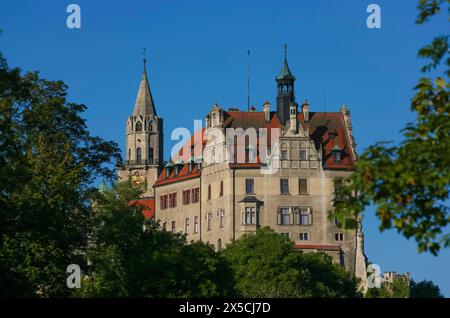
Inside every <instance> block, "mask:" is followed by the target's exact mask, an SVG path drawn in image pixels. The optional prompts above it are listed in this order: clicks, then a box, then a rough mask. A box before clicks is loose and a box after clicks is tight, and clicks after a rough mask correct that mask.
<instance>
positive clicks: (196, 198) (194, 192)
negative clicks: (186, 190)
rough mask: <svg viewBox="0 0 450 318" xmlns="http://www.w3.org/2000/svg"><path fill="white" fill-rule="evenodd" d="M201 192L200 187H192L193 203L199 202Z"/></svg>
mask: <svg viewBox="0 0 450 318" xmlns="http://www.w3.org/2000/svg"><path fill="white" fill-rule="evenodd" d="M199 194H200V189H199V188H194V189H192V203H198V201H199V199H200V196H199Z"/></svg>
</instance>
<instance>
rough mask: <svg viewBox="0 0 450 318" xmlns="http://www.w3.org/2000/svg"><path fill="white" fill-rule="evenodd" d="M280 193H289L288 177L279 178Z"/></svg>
mask: <svg viewBox="0 0 450 318" xmlns="http://www.w3.org/2000/svg"><path fill="white" fill-rule="evenodd" d="M280 191H281V194H289V179H280Z"/></svg>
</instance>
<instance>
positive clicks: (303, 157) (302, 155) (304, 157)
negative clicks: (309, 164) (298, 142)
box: [300, 149, 308, 160]
mask: <svg viewBox="0 0 450 318" xmlns="http://www.w3.org/2000/svg"><path fill="white" fill-rule="evenodd" d="M300 160H308V159H307V156H306V150H305V149H301V150H300Z"/></svg>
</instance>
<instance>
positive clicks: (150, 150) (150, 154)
mask: <svg viewBox="0 0 450 318" xmlns="http://www.w3.org/2000/svg"><path fill="white" fill-rule="evenodd" d="M148 159H149V160H150V161H153V148H150V149H149V151H148Z"/></svg>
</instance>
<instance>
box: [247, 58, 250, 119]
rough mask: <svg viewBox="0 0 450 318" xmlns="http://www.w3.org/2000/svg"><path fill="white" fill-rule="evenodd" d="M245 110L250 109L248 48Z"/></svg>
mask: <svg viewBox="0 0 450 318" xmlns="http://www.w3.org/2000/svg"><path fill="white" fill-rule="evenodd" d="M247 111H250V50H247Z"/></svg>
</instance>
